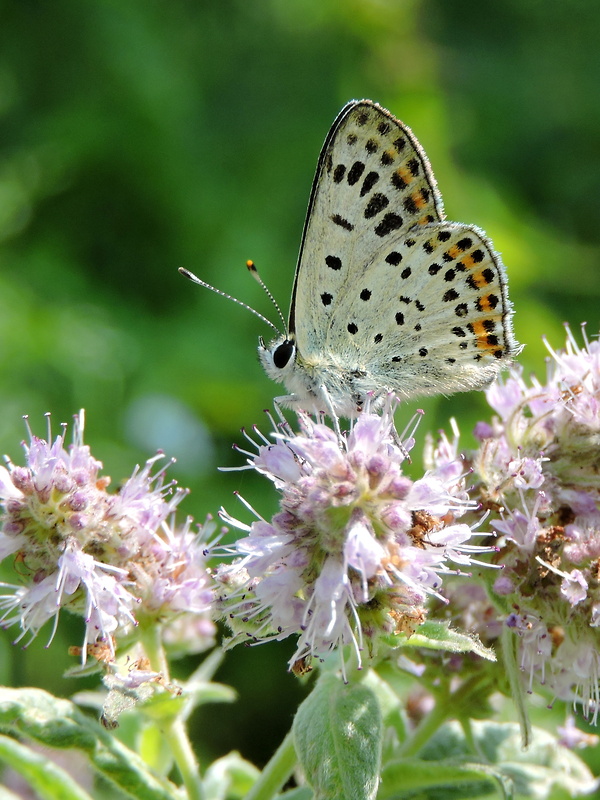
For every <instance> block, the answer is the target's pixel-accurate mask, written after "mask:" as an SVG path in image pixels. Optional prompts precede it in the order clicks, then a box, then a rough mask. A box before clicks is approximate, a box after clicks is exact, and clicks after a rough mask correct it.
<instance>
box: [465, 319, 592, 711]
mask: <svg viewBox="0 0 600 800" xmlns="http://www.w3.org/2000/svg"><path fill="white" fill-rule="evenodd" d="M548 349H549V351H550V354H551V359H550V362H549V365H548V373H547V379H546V382H545V383H544V384H542V383H540V382H539V381H537V380H536V379H535V378H534V379H532V381H531V382H530V383H529V384H528V383H526V382H525V381H524V380H523V378H522V376H521V373H520V372H519V370H518V369H515V370H513V372H512V374H511V376H510V377H509V378H508V379H507V380H506V381H505V382H504V383H498V384H496V385H494V386H493V387H491V388H490V389H489V390H488V391H487V398H488V401H489V402H490V405H491V406H492V408H493V409H494V410H495V411H496V413H497V414H498V417H497V418H495V419H494V420H492V422H491V424H490V423H480V424H479V425H478V427H477V429H476V432H477V434H478V436H479V438H480V440H481V444H480V446H479V449H478V450H477V452H476V453H475V454H474V455H473V457H472V463H473V467H474V471H475V477H476V480H477V492H478V494H479V499H480V501H481V502H482V503H483V504H484V505H486V506H487V507H488V508H489V509H491V510H492V511H493V512H496V514H497V517H498V518H497V519H496V520H495V521H494V522H493V523H492V525H493V527H495V529H496V531H497V532H498V534H499V535H500V536H501V538H500V540H499V544H500V546H501V551H500V553H499V554H498V556H497V560H498V562H500V563H502V564H504V566H505V570H504V571H503V573H502V574H501V575H500V576H499V577H498V579H497V581H496V584H495V586H494V589H495V597H496V600H497V601H498V602H497V605H498V607H499V608H505V609H511V610H510V611H509V612H508V613H507V615H506V617H505V624H507V625H508V626H509V627H510V628H511V629H512V630H513V631H514V632H515V635H518V636H519V638H520V648H521V656H520V663H521V668H522V670H523V671H524V672H525V673H526V675H527V676H528V688H529V689H530V690H531V689H532V687H533V685H534V683H537V684H543V685H545V686H546V687H548V688H549V689H550V690H551V692H552V693H553V694H554V696H555V697H559V698H562V699H566V700H571V701H572V702H573V703H574V704H575V706H578V707H580V708H581V709H582V710H583V713H584V715H585V716H586V717H591V719H592V721H593V722H596V721H597V719H598V715H599V713H600V691H599V688H598V687H599V679H600V656H599V653H600V637H599V628H600V585H599V582H598V575H599V573H600V456H599V453H600V343H599V342H598V341H594V342H591V343H590V342H588V341H587V340H586V341H585V346H584V347H579V346H578V344H577V342H576V341H575V339H574V337H573V335H572V334H571V332H570V331H569V330H568V329H567V342H566V347H565V349H564V350H562V351H554V350H552V349H551V348H550V347H549V346H548ZM500 598H501V600H500Z"/></svg>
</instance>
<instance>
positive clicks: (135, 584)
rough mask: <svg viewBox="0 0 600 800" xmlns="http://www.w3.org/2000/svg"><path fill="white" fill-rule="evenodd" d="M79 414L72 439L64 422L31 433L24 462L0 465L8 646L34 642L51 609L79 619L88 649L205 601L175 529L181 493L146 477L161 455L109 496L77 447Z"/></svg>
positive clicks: (200, 569) (196, 555) (198, 553)
mask: <svg viewBox="0 0 600 800" xmlns="http://www.w3.org/2000/svg"><path fill="white" fill-rule="evenodd" d="M83 430H84V415H83V411H81V412H80V413H79V414H78V415H77V416H76V417H75V423H74V427H73V443H72V444H71V445H69V446H67V445H66V444H65V436H66V426H63V428H62V432H61V434H60V435H59V436H57V437H56V439H55V440H54V442H52V441H51V435H50V430H49V431H48V437H47V440H44V439H40V438H38V437H36V436H34V435H33V434H32V433H31V431H30V432H29V433H30V441H29V444H27V443H24V445H23V447H24V450H25V456H26V466H25V467H20V466H15V465H14V464H13V463H12V462H10V460H8V469H5V468H4V467H0V502H1V504H2V508H3V513H2V517H1V528H0V558H2V559H4V558H7V557H8V556H10V555H13V556H14V557H15V563H16V564H18V565H19V567H20V572H21V574H22V582H21V584H6V583H5V584H1V586H2V587H3V588H4V589H5V590H6V591H5V593H4V594H3V595H0V610H1V611H3V614H2V616H1V618H0V619H1V621H2V624H3V625H4V626H5V627H8V626H9V625H12V624H19V625H20V627H21V633H20V635H19V636H18V637H17V641H19V640H21V639H22V638H23V637H24V636H26V635H28V636H29V637H30V639H31V638H33V637H35V636H36V634H37V633H38V631H39V630H40V628H41V627H42V626H43V625H44V624H45V623H46V622H48V621H49V620H53V631H52V634H51V637H50V639H52V637H53V635H54V631H55V630H56V626H57V624H58V618H59V614H60V611H61V609H63V608H66V609H68V610H69V611H71V612H73V613H76V614H79V615H81V616H83V618H84V620H85V636H84V646H83V648H82V650H81V652H82V655H83V658H84V659H85V656H86V653H87V652H88V649H89V648H90V647H91V646H92V645H94V644H96V643H98V642H103V643H106V644H107V645H108V647H109V651H110V653H111V654H112V655H113V656H114V639H115V637H117V636H125V635H127V634H129V633H130V632H131V630H132V629H133V628H134V627H135V626H136V625H137V624H138V622H139V621H140V620H144V621H146V622H147V620H148V618H149V617H152V618H153V619H154V621H164V620H165V619H166V618H168V617H169V616H170V617H172V618H174V617H176V616H178V615H180V614H181V613H182V612H184V611H185V612H194V613H200V612H205V611H206V610H207V608H208V606H209V605H210V598H209V595H210V591H208V590H207V584H208V577H207V574H206V571H205V568H204V550H203V548H202V547H201V546H200V545H199V544H198V542H196V540H195V537H193V536H192V534H191V533H190V525H191V521H188V522H187V523H186V525H185V526H184V528H183V530H182V531H176V530H175V529H174V527H173V522H172V521H171V522H168V520H169V519H171V518H172V515H173V512H174V510H175V508H176V506H177V505H178V503H179V502H180V501H181V499H182V498H183V497H184V496H185V494H186V492H185V490H182V489H179V488H175V486H174V484H173V483H172V482H171V483H165V481H164V477H165V469H164V468H163V469H161V470H159V471H158V472H156V473H154V474H152V469H153V467H154V465H155V464H156V462H157V461H158V460H159V459H161V458H163V456H162V455H161V454H159V455H157V456H155V457H153V458H151V459H149V460H148V461H147V462H146V464H145V465H144V466H143V467H142V468H141V469H140V468H137V467H136V469H135V470H134V472H133V475H132V476H131V477H130V478H129V479H128V480H127V481H125V483H124V484H123V486H122V487H121V491H120V493H118V494H109V493H108V492H107V487H108V485H109V484H110V478H108V477H107V476H102V477H101V476H100V470H101V469H102V464H101V462H99V461H97V460H96V459H94V458H93V456H92V455H91V453H90V449H89V447H88V446H87V445H84V443H83Z"/></svg>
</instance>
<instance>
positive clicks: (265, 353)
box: [258, 334, 296, 383]
mask: <svg viewBox="0 0 600 800" xmlns="http://www.w3.org/2000/svg"><path fill="white" fill-rule="evenodd" d="M258 342H259V343H258V357H259V359H260V363H261V364H262V365H263V369H264V370H265V372H266V373H267V375H268V376H269V378H271V379H272V380H274V381H277V382H278V383H284V382H285V381H286V379H287V378H289V376H290V375H291V374H292V372H293V371H294V366H295V363H296V342H295V340H294V336H293V335H292V334H282V335H281V336H278V337H277V338H276V339H273V341H272V342H270V343H269V344H268V345H266V344H265V342H264V339H263V338H262V336H261V337H260V339H259V340H258Z"/></svg>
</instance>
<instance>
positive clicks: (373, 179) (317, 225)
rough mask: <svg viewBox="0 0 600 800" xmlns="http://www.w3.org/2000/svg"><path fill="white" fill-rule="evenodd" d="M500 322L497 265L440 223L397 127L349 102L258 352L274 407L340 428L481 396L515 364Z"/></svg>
mask: <svg viewBox="0 0 600 800" xmlns="http://www.w3.org/2000/svg"><path fill="white" fill-rule="evenodd" d="M250 264H251V262H249V265H250ZM182 271H183V272H184V274H186V275H187V276H188V277H192V279H193V278H194V276H191V274H190V273H187V271H184V270H182ZM197 282H199V283H202V282H201V281H197ZM210 288H212V287H210ZM512 313H513V312H512V307H511V304H510V301H509V299H508V292H507V279H506V272H505V269H504V266H503V264H502V261H501V260H500V256H499V255H498V254H497V253H495V252H494V250H493V248H492V245H491V243H490V241H489V240H488V239H487V237H486V236H485V234H484V233H483V231H481V230H480V229H479V228H477V227H476V226H474V225H464V224H462V223H457V222H447V221H445V219H444V211H443V205H442V199H441V196H440V193H439V191H438V189H437V185H436V181H435V178H434V177H433V173H432V171H431V167H430V165H429V161H428V159H427V156H426V155H425V152H424V151H423V149H422V147H421V146H420V144H419V142H418V141H417V139H416V137H415V136H414V134H413V133H412V131H411V130H410V128H408V126H406V125H405V124H404V123H402V122H400V121H399V120H397V119H395V117H393V116H392V114H390V112H389V111H387V110H386V109H384V108H382V107H381V106H379V105H378V104H377V103H374V102H372V101H371V100H358V101H356V100H353V101H351V102H349V103H348V104H347V105H346V106H344V108H343V109H342V110H341V112H340V113H339V115H338V116H337V118H336V119H335V121H334V123H333V125H332V127H331V130H330V131H329V134H328V135H327V138H326V140H325V143H324V145H323V148H322V150H321V154H320V156H319V161H318V163H317V170H316V174H315V178H314V181H313V186H312V191H311V195H310V200H309V205H308V212H307V216H306V221H305V224H304V232H303V234H302V242H301V246H300V255H299V257H298V263H297V267H296V274H295V278H294V286H293V291H292V299H291V306H290V314H289V321H288V325H287V329H286V331H285V332H284V333H282V334H280V335H279V336H277V338H275V339H274V340H273V341H272V342H271V343H270V344H268V345H267V344H265V343H264V341H263V340H262V338H261V339H260V340H259V348H258V353H259V357H260V361H261V363H262V365H263V367H264V369H265V371H266V373H267V375H269V377H271V378H272V379H273V380H275V381H277V382H279V383H283V384H284V385H285V388H286V390H287V392H288V394H286V395H284V396H282V397H278V398H276V402H277V403H279V404H281V405H282V406H284V407H293V408H302V409H304V410H305V411H309V412H321V413H327V414H329V415H330V416H333V417H340V416H342V417H349V418H352V417H355V416H357V415H358V414H359V413H360V411H361V410H362V409H363V407H364V406H365V404H366V403H367V399H368V400H369V407H370V408H371V409H373V408H375V407H377V405H378V404H381V402H383V399H384V398H385V397H386V396H387V395H388V394H389V393H390V392H392V393H395V394H396V395H397V396H398V397H399V398H400V399H408V398H412V397H415V396H419V395H431V394H450V393H453V392H458V391H467V390H470V389H480V388H483V387H485V386H486V385H488V384H489V383H491V381H492V380H493V379H494V378H495V377H496V376H497V375H498V373H499V372H500V370H501V369H502V368H503V367H504V366H506V365H508V364H509V363H510V362H511V360H512V358H513V357H514V356H515V355H516V354H517V353H518V352H519V346H518V344H517V342H516V340H515V338H514V335H513V331H512V324H511V317H512Z"/></svg>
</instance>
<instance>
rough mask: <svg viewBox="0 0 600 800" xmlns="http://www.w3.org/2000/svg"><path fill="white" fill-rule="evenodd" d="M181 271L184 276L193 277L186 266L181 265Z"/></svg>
mask: <svg viewBox="0 0 600 800" xmlns="http://www.w3.org/2000/svg"><path fill="white" fill-rule="evenodd" d="M179 272H180V273H181V274H182V275H183V276H184V278H189V279H190V280H191V279H192V274H191V272H190V271H189V270H187V269H186V268H185V267H179Z"/></svg>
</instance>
